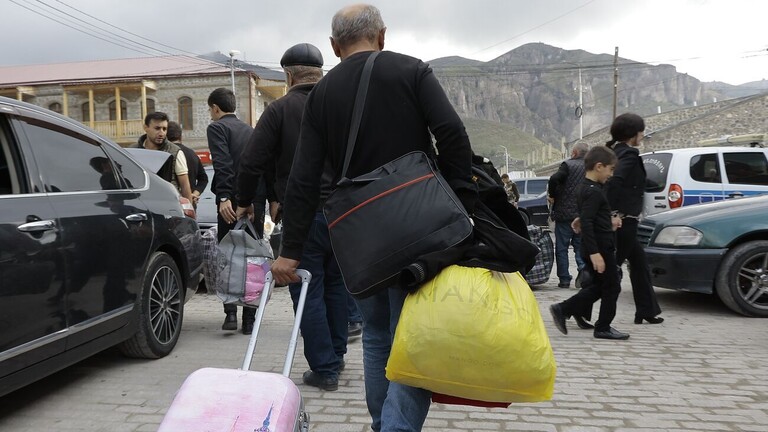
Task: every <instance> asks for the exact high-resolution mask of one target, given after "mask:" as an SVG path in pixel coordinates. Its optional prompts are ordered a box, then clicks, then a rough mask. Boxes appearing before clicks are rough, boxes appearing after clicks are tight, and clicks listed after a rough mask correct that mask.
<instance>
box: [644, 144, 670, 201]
mask: <svg viewBox="0 0 768 432" xmlns="http://www.w3.org/2000/svg"><path fill="white" fill-rule="evenodd" d="M642 157H643V167H644V168H645V175H646V189H645V190H646V191H647V192H661V191H663V190H664V189H666V187H667V176H668V175H669V164H670V162H671V161H672V153H651V154H646V155H643V156H642Z"/></svg>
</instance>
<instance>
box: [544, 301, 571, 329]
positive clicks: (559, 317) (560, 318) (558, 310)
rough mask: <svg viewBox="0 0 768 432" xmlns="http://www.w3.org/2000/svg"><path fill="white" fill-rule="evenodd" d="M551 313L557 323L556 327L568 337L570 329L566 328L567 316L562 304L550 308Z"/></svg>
mask: <svg viewBox="0 0 768 432" xmlns="http://www.w3.org/2000/svg"><path fill="white" fill-rule="evenodd" d="M549 312H550V313H551V314H552V319H553V320H554V321H555V327H557V329H558V330H560V333H562V334H565V335H567V334H568V328H567V327H565V315H564V314H563V308H562V307H561V306H560V303H555V304H553V305H551V306H550V307H549Z"/></svg>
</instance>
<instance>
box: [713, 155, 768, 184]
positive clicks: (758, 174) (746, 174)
mask: <svg viewBox="0 0 768 432" xmlns="http://www.w3.org/2000/svg"><path fill="white" fill-rule="evenodd" d="M723 160H724V161H725V174H726V175H727V176H728V182H730V183H738V184H746V185H768V161H766V158H765V153H755V152H749V153H747V152H744V153H730V152H727V153H723Z"/></svg>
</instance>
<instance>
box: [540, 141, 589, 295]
mask: <svg viewBox="0 0 768 432" xmlns="http://www.w3.org/2000/svg"><path fill="white" fill-rule="evenodd" d="M587 150H589V145H588V144H587V143H585V142H583V141H579V142H577V143H576V144H574V146H573V148H572V149H571V158H570V159H568V160H566V161H564V162H563V163H562V164H560V168H558V170H557V172H556V173H554V174H552V176H551V177H550V178H549V185H548V187H547V191H548V195H549V197H548V198H547V199H548V200H549V202H550V203H551V204H552V219H554V221H555V259H556V260H557V277H558V279H559V283H558V284H557V286H558V287H559V288H568V287H569V286H570V285H571V272H570V271H569V270H568V248H569V247H570V246H571V245H573V253H574V255H576V267H577V270H578V271H579V272H581V269H582V268H583V267H584V261H582V260H581V252H580V249H581V237H580V236H579V235H578V234H576V233H575V232H573V229H572V228H571V222H573V220H574V219H576V217H578V216H579V209H578V208H577V206H576V189H577V188H578V187H579V185H580V184H581V183H582V182H583V181H584V155H585V154H587ZM578 280H579V278H578V277H577V281H578ZM578 285H579V284H577V286H576V288H580V286H578Z"/></svg>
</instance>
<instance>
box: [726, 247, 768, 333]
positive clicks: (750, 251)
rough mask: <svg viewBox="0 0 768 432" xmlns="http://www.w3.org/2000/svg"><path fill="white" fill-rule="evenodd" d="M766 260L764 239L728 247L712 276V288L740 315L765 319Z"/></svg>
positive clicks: (767, 295) (767, 302) (767, 303)
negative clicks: (731, 247) (713, 283)
mask: <svg viewBox="0 0 768 432" xmlns="http://www.w3.org/2000/svg"><path fill="white" fill-rule="evenodd" d="M767 262H768V241H765V240H758V241H751V242H747V243H744V244H740V245H738V246H736V247H735V248H733V249H731V251H730V252H728V254H727V255H726V256H725V258H724V259H723V261H722V263H720V270H718V272H717V276H716V278H715V290H716V291H717V295H718V296H719V297H720V299H721V300H722V301H723V303H725V305H726V306H728V307H729V308H730V309H732V310H733V311H735V312H738V313H740V314H742V315H746V316H752V317H761V318H768V292H767V291H766V290H767V289H768V264H767Z"/></svg>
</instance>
